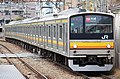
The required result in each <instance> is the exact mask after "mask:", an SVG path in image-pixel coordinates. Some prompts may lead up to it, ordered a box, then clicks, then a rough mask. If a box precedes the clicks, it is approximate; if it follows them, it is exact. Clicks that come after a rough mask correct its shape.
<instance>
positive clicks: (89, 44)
mask: <svg viewBox="0 0 120 79" xmlns="http://www.w3.org/2000/svg"><path fill="white" fill-rule="evenodd" d="M108 44H109V45H110V46H111V48H114V42H70V48H74V47H73V46H74V45H76V46H77V48H107V45H108Z"/></svg>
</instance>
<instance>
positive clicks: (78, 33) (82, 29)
mask: <svg viewBox="0 0 120 79" xmlns="http://www.w3.org/2000/svg"><path fill="white" fill-rule="evenodd" d="M113 37H114V36H113V16H110V15H104V14H84V15H83V14H82V15H74V16H71V17H70V39H74V40H77V39H79V40H81V39H82V40H83V39H103V40H107V39H113Z"/></svg>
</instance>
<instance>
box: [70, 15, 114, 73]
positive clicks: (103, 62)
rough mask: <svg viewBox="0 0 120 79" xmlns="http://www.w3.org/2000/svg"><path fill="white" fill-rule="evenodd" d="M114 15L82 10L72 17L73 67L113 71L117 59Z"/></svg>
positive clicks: (75, 68) (74, 68) (71, 59)
mask: <svg viewBox="0 0 120 79" xmlns="http://www.w3.org/2000/svg"><path fill="white" fill-rule="evenodd" d="M113 19H114V17H113V16H112V15H110V14H105V13H83V14H82V13H81V14H76V15H72V16H70V17H69V37H68V38H69V39H70V40H69V59H68V65H69V67H70V68H71V69H72V70H73V71H110V70H111V69H112V68H113V60H114V30H113V29H114V27H113V26H114V24H113Z"/></svg>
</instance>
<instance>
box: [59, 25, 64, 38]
mask: <svg viewBox="0 0 120 79" xmlns="http://www.w3.org/2000/svg"><path fill="white" fill-rule="evenodd" d="M62 34H63V30H62V26H60V27H59V38H61V39H62Z"/></svg>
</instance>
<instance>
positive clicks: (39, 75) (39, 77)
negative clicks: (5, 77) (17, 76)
mask: <svg viewBox="0 0 120 79" xmlns="http://www.w3.org/2000/svg"><path fill="white" fill-rule="evenodd" d="M0 46H1V48H0V52H1V53H2V54H4V55H5V56H6V60H7V61H8V63H9V64H10V65H15V66H16V63H15V62H13V61H11V60H12V58H9V57H8V56H7V55H6V53H4V51H3V50H2V47H4V48H5V49H7V50H8V51H9V52H10V53H11V54H14V53H13V52H12V51H11V50H10V49H9V48H7V47H6V46H4V45H2V44H0ZM16 59H17V60H18V61H20V62H22V64H24V66H26V67H27V68H28V69H30V70H31V71H32V72H34V73H35V75H36V76H35V77H36V79H51V78H49V77H47V76H45V75H43V74H42V73H40V72H39V71H37V70H36V69H35V68H33V67H32V66H31V65H29V64H28V63H27V62H25V61H24V60H23V59H22V58H20V57H18V56H17V58H16ZM16 67H17V68H18V69H19V67H18V66H16ZM19 71H20V69H19ZM23 75H24V76H25V77H26V79H29V78H28V77H27V76H26V75H25V74H23Z"/></svg>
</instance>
